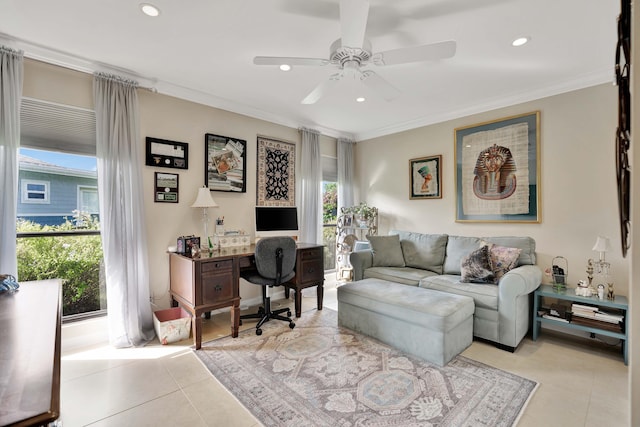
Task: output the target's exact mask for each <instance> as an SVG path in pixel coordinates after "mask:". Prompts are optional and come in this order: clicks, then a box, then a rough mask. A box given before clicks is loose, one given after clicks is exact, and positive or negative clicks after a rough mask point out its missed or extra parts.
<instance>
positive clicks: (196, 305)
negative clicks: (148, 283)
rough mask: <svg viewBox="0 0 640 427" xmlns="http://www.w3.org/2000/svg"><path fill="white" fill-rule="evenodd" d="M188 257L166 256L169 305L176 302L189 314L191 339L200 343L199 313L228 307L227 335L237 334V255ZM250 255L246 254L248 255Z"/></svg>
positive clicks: (200, 314) (208, 312)
mask: <svg viewBox="0 0 640 427" xmlns="http://www.w3.org/2000/svg"><path fill="white" fill-rule="evenodd" d="M217 255H218V254H217V253H215V252H214V255H212V256H210V257H207V256H203V257H200V258H188V257H185V256H182V255H178V254H175V253H172V254H171V255H170V267H169V270H170V275H171V279H170V281H171V282H170V283H171V285H170V293H171V299H172V305H174V306H177V305H178V304H180V305H181V306H182V307H183V308H184V309H185V310H187V311H189V312H190V313H191V315H192V316H193V340H194V344H195V347H196V349H199V348H200V347H201V345H202V314H206V315H207V316H209V314H210V312H211V310H217V309H219V308H224V307H231V336H232V337H237V336H238V325H239V321H240V295H239V286H238V281H239V280H240V267H239V258H238V257H237V256H234V255H230V256H226V257H225V256H217ZM249 255H251V254H250V253H249V254H248V256H249Z"/></svg>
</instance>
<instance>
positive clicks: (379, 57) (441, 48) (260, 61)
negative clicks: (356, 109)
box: [253, 0, 456, 104]
mask: <svg viewBox="0 0 640 427" xmlns="http://www.w3.org/2000/svg"><path fill="white" fill-rule="evenodd" d="M368 15H369V2H368V0H340V31H341V37H340V38H339V39H337V40H336V41H334V42H333V43H332V44H331V46H330V48H329V52H330V53H329V59H321V58H298V57H277V56H256V57H255V58H253V63H254V64H255V65H277V66H281V65H283V64H287V65H290V66H295V65H301V66H325V65H329V64H331V65H333V66H335V67H337V68H339V70H340V71H339V72H338V73H335V74H332V75H330V76H329V78H328V79H327V80H325V81H323V82H321V83H320V84H319V85H317V86H316V87H315V88H314V89H313V90H312V91H311V93H309V94H308V95H307V96H306V97H305V98H304V99H303V100H302V104H315V103H316V102H318V101H319V100H320V99H321V98H322V97H323V96H324V95H325V94H326V93H327V92H328V91H330V90H331V89H332V88H333V87H334V86H335V84H336V83H337V82H338V81H340V80H343V79H353V80H355V81H356V82H361V83H362V84H364V85H365V86H366V87H368V88H369V89H371V90H372V91H374V92H375V93H377V94H378V95H379V96H381V97H382V98H383V99H385V100H386V101H391V100H393V99H395V98H396V97H398V96H399V95H400V91H399V90H398V89H397V88H396V87H394V86H393V85H392V84H391V83H389V82H387V81H386V80H385V79H383V78H382V77H380V76H379V75H378V74H377V73H375V72H374V71H373V70H370V69H363V68H364V67H367V66H368V65H370V64H373V65H376V66H389V65H399V64H408V63H412V62H423V61H436V60H440V59H446V58H451V57H452V56H454V55H455V53H456V42H455V41H451V40H449V41H442V42H438V43H431V44H426V45H422V46H414V47H408V48H400V49H393V50H388V51H385V52H377V53H373V50H372V47H371V42H370V41H369V40H367V39H365V31H366V26H367V20H368Z"/></svg>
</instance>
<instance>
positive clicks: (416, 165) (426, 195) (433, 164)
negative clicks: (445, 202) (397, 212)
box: [409, 156, 442, 199]
mask: <svg viewBox="0 0 640 427" xmlns="http://www.w3.org/2000/svg"><path fill="white" fill-rule="evenodd" d="M441 164H442V156H430V157H420V158H419V159H411V160H409V199H441V198H442V170H441V166H440V165H441Z"/></svg>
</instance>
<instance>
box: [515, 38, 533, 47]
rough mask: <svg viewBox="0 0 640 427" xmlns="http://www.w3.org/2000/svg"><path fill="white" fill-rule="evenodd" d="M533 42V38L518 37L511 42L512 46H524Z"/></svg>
mask: <svg viewBox="0 0 640 427" xmlns="http://www.w3.org/2000/svg"><path fill="white" fill-rule="evenodd" d="M530 40H531V37H518V38H517V39H515V40H514V41H512V42H511V46H516V47H518V46H523V45H525V44H527V43H529V41H530Z"/></svg>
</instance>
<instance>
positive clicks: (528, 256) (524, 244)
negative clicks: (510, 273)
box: [482, 236, 536, 267]
mask: <svg viewBox="0 0 640 427" xmlns="http://www.w3.org/2000/svg"><path fill="white" fill-rule="evenodd" d="M482 240H484V241H485V242H489V243H493V244H495V245H499V246H506V247H508V248H518V249H521V250H522V251H521V252H520V256H519V257H518V262H517V263H516V267H519V266H521V265H535V263H536V241H535V240H534V239H533V238H531V237H523V236H499V237H482Z"/></svg>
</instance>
